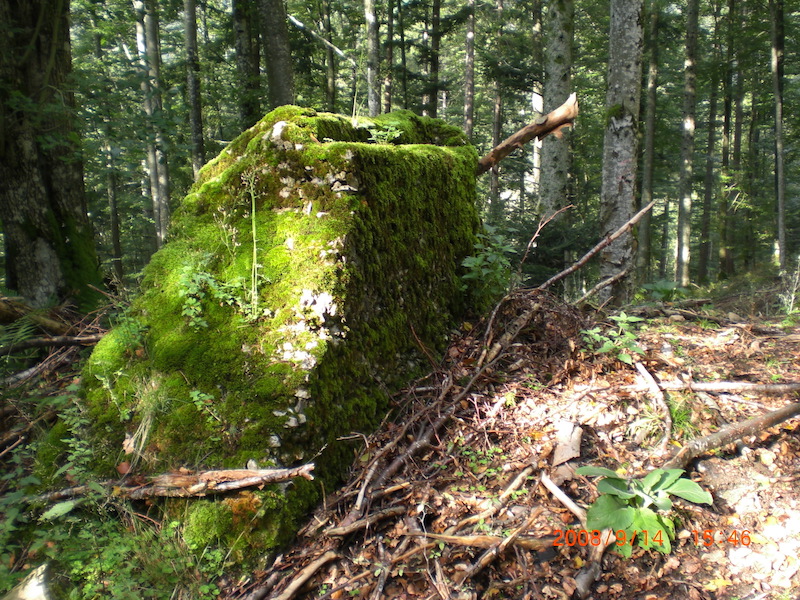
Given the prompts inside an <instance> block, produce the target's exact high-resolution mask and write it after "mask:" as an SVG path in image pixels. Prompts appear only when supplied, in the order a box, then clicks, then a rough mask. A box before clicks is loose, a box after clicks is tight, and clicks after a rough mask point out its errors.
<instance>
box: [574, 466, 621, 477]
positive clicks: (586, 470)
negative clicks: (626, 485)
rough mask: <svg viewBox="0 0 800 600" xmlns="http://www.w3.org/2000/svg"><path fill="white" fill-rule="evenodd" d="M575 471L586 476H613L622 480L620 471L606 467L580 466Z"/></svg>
mask: <svg viewBox="0 0 800 600" xmlns="http://www.w3.org/2000/svg"><path fill="white" fill-rule="evenodd" d="M575 472H576V473H577V474H578V475H585V476H586V477H613V478H614V479H619V480H622V477H620V476H619V473H617V472H616V471H612V470H611V469H606V468H605V467H578V468H577V469H575Z"/></svg>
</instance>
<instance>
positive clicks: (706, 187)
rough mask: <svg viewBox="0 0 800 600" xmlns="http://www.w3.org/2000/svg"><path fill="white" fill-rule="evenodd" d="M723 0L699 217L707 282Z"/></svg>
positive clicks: (700, 274) (700, 275)
mask: <svg viewBox="0 0 800 600" xmlns="http://www.w3.org/2000/svg"><path fill="white" fill-rule="evenodd" d="M720 9H721V4H715V6H714V42H713V49H712V59H713V64H712V66H711V79H710V87H711V91H710V92H709V101H708V138H707V143H706V171H705V176H704V179H703V213H702V216H701V218H700V249H699V250H700V251H699V256H698V260H697V280H698V281H699V282H700V283H703V284H705V283H708V271H709V266H710V264H711V245H712V244H711V214H712V212H713V199H714V196H715V191H716V188H717V178H716V172H715V171H716V170H715V164H716V161H715V160H714V158H715V156H716V146H717V100H718V96H719V89H718V88H719V71H718V69H717V65H719V63H720V62H721V55H720V46H719V17H720V15H719V13H720Z"/></svg>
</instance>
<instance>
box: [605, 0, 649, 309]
mask: <svg viewBox="0 0 800 600" xmlns="http://www.w3.org/2000/svg"><path fill="white" fill-rule="evenodd" d="M642 38H643V31H642V0H611V27H610V31H609V64H608V91H607V93H606V114H607V115H608V117H607V118H608V122H607V123H606V130H605V137H604V140H603V183H602V188H601V191H600V227H601V231H600V232H601V235H602V236H603V237H606V236H608V235H610V234H611V233H612V232H614V231H616V230H617V229H618V228H619V227H620V225H621V224H623V223H625V222H627V221H629V220H630V219H631V218H632V216H633V214H634V213H635V203H636V172H637V165H638V160H637V158H638V142H637V132H638V126H639V99H640V96H641V89H642V81H641V76H642ZM634 266H635V248H634V242H633V235H631V234H630V233H627V234H625V235H623V236H622V237H621V238H620V239H619V240H618V241H617V242H616V243H615V244H614V245H612V246H609V247H608V248H607V249H606V250H605V251H604V252H603V253H602V254H601V256H600V275H601V278H603V279H605V278H609V277H612V276H614V275H615V274H616V273H618V272H619V271H628V272H629V273H630V272H632V270H633V267H634ZM631 288H632V285H631V277H630V276H628V277H624V278H622V279H620V280H618V281H616V282H615V283H614V284H612V285H611V286H608V287H606V288H603V290H601V292H600V297H601V298H602V299H603V300H613V303H614V304H622V303H625V302H627V301H628V299H629V297H630V295H631V291H632V290H631Z"/></svg>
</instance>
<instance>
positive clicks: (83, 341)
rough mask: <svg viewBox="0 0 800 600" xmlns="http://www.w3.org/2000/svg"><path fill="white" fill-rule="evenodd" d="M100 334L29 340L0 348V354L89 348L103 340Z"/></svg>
mask: <svg viewBox="0 0 800 600" xmlns="http://www.w3.org/2000/svg"><path fill="white" fill-rule="evenodd" d="M103 335H104V334H102V333H98V334H95V335H78V336H73V335H57V336H53V337H46V338H34V339H31V340H24V341H21V342H17V343H15V344H7V345H5V346H0V354H13V353H14V352H19V351H20V350H27V349H29V348H44V347H46V346H58V347H61V346H91V345H92V344H96V343H97V342H99V341H100V340H101V339H103Z"/></svg>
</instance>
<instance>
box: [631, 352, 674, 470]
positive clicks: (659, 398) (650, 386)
mask: <svg viewBox="0 0 800 600" xmlns="http://www.w3.org/2000/svg"><path fill="white" fill-rule="evenodd" d="M634 366H635V367H636V370H637V371H639V375H641V377H642V379H644V381H645V385H646V386H647V390H648V391H649V392H650V396H652V398H653V401H654V402H655V404H656V406H657V407H658V408H659V410H660V411H661V414H662V415H664V436H663V437H662V438H661V441H660V442H659V443H658V445H657V446H656V448H658V452H659V453H660V454H662V455H663V454H664V453H666V451H667V444H669V440H670V438H671V437H672V415H671V414H670V412H669V406H667V399H666V398H665V397H664V392H663V391H662V389H661V388H660V387H658V382H656V380H655V377H653V376H652V375H651V374H650V371H648V370H647V369H646V368H645V366H644V365H643V364H642V363H641V362H639V361H637V362H636V364H635V365H634Z"/></svg>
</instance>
